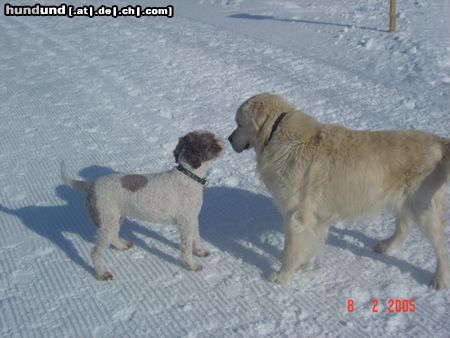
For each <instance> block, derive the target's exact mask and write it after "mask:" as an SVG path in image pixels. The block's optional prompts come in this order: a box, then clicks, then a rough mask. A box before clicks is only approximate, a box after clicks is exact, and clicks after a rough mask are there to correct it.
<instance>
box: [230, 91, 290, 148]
mask: <svg viewBox="0 0 450 338" xmlns="http://www.w3.org/2000/svg"><path fill="white" fill-rule="evenodd" d="M293 109H294V108H293V107H292V106H291V105H290V104H289V103H287V102H286V101H285V100H284V99H283V98H282V97H280V96H278V95H275V94H270V93H263V94H258V95H255V96H252V97H250V98H249V99H247V100H246V101H245V102H244V103H242V104H241V106H240V107H239V108H238V110H237V112H236V124H237V128H236V129H235V130H234V131H233V133H232V134H231V135H230V136H229V137H228V141H230V143H231V146H232V147H233V149H234V151H236V152H238V153H240V152H242V151H243V150H246V149H249V148H254V147H255V146H256V144H257V143H258V141H260V142H261V141H262V142H264V141H265V140H266V139H267V138H268V137H269V134H270V130H271V129H272V126H273V124H274V122H275V120H276V119H277V117H278V116H279V115H280V114H281V113H283V112H289V111H292V110H293Z"/></svg>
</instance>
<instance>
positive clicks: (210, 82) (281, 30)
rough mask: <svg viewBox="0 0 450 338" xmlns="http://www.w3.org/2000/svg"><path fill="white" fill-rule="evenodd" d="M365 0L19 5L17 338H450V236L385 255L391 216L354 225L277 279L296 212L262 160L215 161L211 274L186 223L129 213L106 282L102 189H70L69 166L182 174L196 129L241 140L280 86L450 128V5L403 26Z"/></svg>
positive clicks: (9, 237) (1, 171)
mask: <svg viewBox="0 0 450 338" xmlns="http://www.w3.org/2000/svg"><path fill="white" fill-rule="evenodd" d="M358 3H360V2H357V1H356V0H355V1H353V0H345V1H339V2H338V3H337V2H335V1H331V0H320V1H315V2H314V4H309V2H308V4H307V3H306V2H302V1H293V0H291V1H288V0H286V1H281V0H279V1H258V0H247V1H246V0H240V1H237V0H236V1H233V0H229V1H225V0H224V1H221V0H203V1H200V0H198V1H191V2H185V1H173V2H172V3H171V4H172V5H173V6H174V8H175V17H174V18H172V19H168V18H141V19H136V18H117V19H113V18H94V19H89V18H73V19H68V18H49V17H47V18H38V17H6V16H0V29H1V31H2V34H0V74H1V76H0V116H1V118H2V120H1V121H2V122H1V124H0V336H5V337H10V336H11V337H30V336H33V337H128V336H130V337H131V336H142V337H149V336H152V337H179V336H183V337H184V336H186V337H197V336H203V337H211V336H222V337H230V336H233V337H234V336H236V337H256V336H268V337H273V336H283V337H295V336H316V337H319V336H341V337H352V336H372V337H377V336H386V337H388V336H397V335H399V334H405V335H407V336H433V337H448V336H449V335H450V322H449V320H448V318H450V291H445V292H434V291H433V290H431V289H430V288H429V287H428V284H429V283H430V281H431V278H432V271H434V267H435V259H434V254H433V252H432V248H431V245H430V244H429V243H428V242H427V241H426V240H425V239H424V238H423V237H422V236H421V234H420V233H419V232H418V231H417V229H413V230H412V231H411V233H410V235H409V237H408V239H407V241H406V243H405V246H404V249H403V250H401V251H399V252H397V253H395V254H393V255H391V256H387V255H379V254H376V253H374V252H373V250H372V248H373V247H374V246H375V243H376V241H377V239H381V238H384V237H386V236H388V235H389V234H390V233H391V231H393V224H392V221H393V220H392V219H391V218H390V217H389V216H388V215H381V216H377V217H373V218H371V219H369V220H364V221H358V222H349V223H345V224H337V225H335V226H334V227H333V228H332V229H331V231H330V235H329V237H328V241H327V243H328V245H327V247H326V249H325V252H324V253H323V255H322V256H321V257H320V259H319V260H317V262H315V263H314V264H313V266H312V267H310V268H309V269H308V270H307V271H306V272H304V273H299V274H298V275H297V276H296V279H295V281H294V283H293V285H292V286H291V287H290V288H284V287H280V286H276V285H272V284H270V283H267V282H266V281H265V278H266V276H267V275H268V274H269V273H270V271H272V269H274V268H277V267H278V266H279V264H280V262H279V260H280V258H281V250H282V245H283V242H282V238H283V236H282V234H281V218H280V215H279V214H278V212H277V211H276V209H275V207H274V206H273V204H272V202H271V200H270V198H269V197H268V196H267V193H266V191H265V189H264V188H263V186H262V185H261V183H260V182H259V179H258V178H257V177H256V175H255V172H254V168H255V164H254V158H253V154H252V153H245V154H239V155H238V154H235V153H233V152H232V151H231V149H229V150H228V151H227V152H226V153H225V155H224V156H223V157H222V158H220V159H219V160H217V161H216V162H214V163H212V166H211V169H210V174H209V180H210V182H211V188H210V190H209V191H208V192H207V193H206V195H205V201H204V206H203V210H202V213H201V217H200V225H201V233H202V236H203V238H204V239H205V242H206V246H207V248H208V249H210V250H211V251H212V252H213V255H212V256H211V257H210V258H208V259H202V260H201V262H202V264H203V265H204V267H205V270H204V271H203V272H201V273H191V272H188V271H186V270H184V269H183V268H182V266H181V264H180V262H179V259H178V255H179V246H178V234H177V231H176V228H175V227H170V226H162V225H154V224H145V223H142V222H135V221H131V220H127V221H126V222H125V224H124V225H123V227H122V236H123V237H124V238H125V239H127V240H131V241H133V242H134V244H135V247H134V249H133V251H131V252H127V253H121V252H118V251H116V250H114V249H112V248H111V249H110V250H109V251H108V252H107V254H106V255H105V259H106V260H107V261H108V266H110V268H111V271H112V272H113V273H114V276H115V279H114V281H112V282H109V283H99V282H97V281H96V280H95V278H94V277H93V269H92V267H91V261H90V258H89V252H90V250H91V248H92V246H93V243H94V240H95V231H94V230H95V229H94V226H92V224H91V223H90V221H89V219H88V217H87V214H86V211H85V209H84V195H83V194H82V193H79V192H75V191H72V190H70V189H69V188H67V187H64V186H62V185H61V182H60V178H59V169H58V166H59V160H60V159H65V160H66V162H67V164H68V167H69V168H71V170H72V173H73V174H78V176H79V177H81V178H84V179H93V178H95V177H98V176H100V175H104V174H108V173H111V172H114V171H123V172H152V171H160V170H165V169H168V168H171V167H172V166H173V157H172V150H173V148H174V146H175V144H176V142H177V139H178V137H179V136H181V135H183V134H185V133H186V132H188V131H190V130H193V129H209V130H212V131H214V132H215V133H217V134H219V135H221V136H222V137H226V136H227V135H228V134H229V133H230V132H231V130H232V129H233V127H234V121H233V119H234V115H233V114H234V111H235V110H236V108H237V107H238V105H239V104H240V103H241V102H242V101H243V100H244V99H246V98H247V97H248V96H250V95H253V94H255V93H258V92H262V91H270V92H276V93H279V94H282V95H283V96H285V97H286V98H288V99H289V100H290V101H291V102H293V103H294V104H296V105H297V106H298V107H300V108H302V109H304V110H305V111H307V112H309V113H310V114H312V115H314V116H315V117H317V118H318V119H319V120H322V121H327V122H336V123H341V124H345V125H347V126H349V127H351V128H356V129H365V128H371V129H412V128H417V129H426V130H429V131H432V132H435V133H438V134H441V135H444V136H450V112H449V110H448V109H449V106H450V105H449V103H450V86H449V77H450V56H449V51H450V39H449V36H450V34H443V33H438V34H435V32H445V31H446V29H447V33H449V32H450V30H449V26H448V19H447V18H448V17H449V16H448V15H447V14H448V13H449V12H448V11H449V5H448V4H446V2H445V1H431V0H421V1H416V2H414V4H412V3H411V4H402V6H404V8H401V12H400V16H399V29H400V32H399V33H396V34H395V35H390V34H388V33H386V32H384V31H383V29H384V26H383V24H384V21H385V18H384V17H383V15H385V11H384V9H383V8H382V6H385V5H386V4H385V3H387V1H381V0H371V1H368V2H367V4H364V5H359V4H358ZM446 20H447V21H446ZM419 23H420V24H419ZM441 34H442V35H441ZM447 219H448V220H449V219H450V214H448V217H447ZM447 236H448V238H450V231H449V228H447ZM350 298H351V299H354V300H355V302H356V308H355V312H354V313H348V311H347V301H348V300H349V299H350ZM388 299H413V300H415V302H416V311H415V312H414V313H388V311H387V301H388ZM374 300H379V301H380V305H379V306H378V310H379V312H378V313H373V312H372V304H373V301H374Z"/></svg>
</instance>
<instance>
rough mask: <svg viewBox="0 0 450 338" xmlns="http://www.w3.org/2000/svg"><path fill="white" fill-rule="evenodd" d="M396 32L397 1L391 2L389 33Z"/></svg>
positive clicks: (392, 0)
mask: <svg viewBox="0 0 450 338" xmlns="http://www.w3.org/2000/svg"><path fill="white" fill-rule="evenodd" d="M396 30H397V0H391V10H390V18H389V32H395V31H396Z"/></svg>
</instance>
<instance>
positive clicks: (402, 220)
mask: <svg viewBox="0 0 450 338" xmlns="http://www.w3.org/2000/svg"><path fill="white" fill-rule="evenodd" d="M409 214H410V211H409V210H408V208H407V207H406V206H404V207H403V208H402V209H401V210H400V211H399V212H398V213H397V214H396V216H395V232H394V234H393V235H392V236H391V237H389V238H386V239H384V240H382V241H380V242H378V244H377V246H376V247H375V249H374V250H375V252H378V253H391V252H393V251H395V250H396V249H398V248H399V247H400V246H401V245H402V244H403V242H404V241H405V239H406V235H407V234H408V230H409V228H410V224H411V219H410V216H409Z"/></svg>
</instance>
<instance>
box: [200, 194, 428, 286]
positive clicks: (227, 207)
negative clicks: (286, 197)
mask: <svg viewBox="0 0 450 338" xmlns="http://www.w3.org/2000/svg"><path fill="white" fill-rule="evenodd" d="M267 232H273V233H274V234H275V236H277V235H280V236H281V232H282V217H281V215H280V214H279V212H278V210H277V209H276V207H275V205H274V204H273V202H272V200H271V199H270V198H268V197H266V196H264V195H262V194H255V193H252V192H249V191H246V190H241V189H236V188H226V187H214V188H210V189H209V190H208V191H207V192H206V193H205V198H204V201H203V208H202V212H201V214H200V233H201V234H202V237H203V238H204V239H205V240H206V241H208V242H210V243H211V244H213V245H214V246H216V247H217V248H218V249H220V250H221V251H225V252H228V253H230V254H231V255H233V256H235V257H237V258H239V259H241V260H242V261H243V262H245V263H247V264H250V265H254V266H256V267H257V268H258V269H259V270H260V271H261V273H262V275H264V276H267V275H268V273H269V272H270V271H272V269H273V267H272V266H271V262H270V259H269V258H268V257H267V254H269V255H271V256H272V257H274V258H276V259H278V260H281V257H282V247H281V246H273V245H271V244H270V243H268V242H267V240H266V238H267V236H264V234H267ZM346 236H350V237H354V238H355V239H357V240H358V241H360V242H362V243H363V246H362V247H361V246H358V245H355V244H353V243H351V242H349V241H347V240H345V239H344V238H345V237H346ZM377 242H378V239H374V238H370V237H368V236H366V235H364V234H363V233H362V232H360V231H358V230H353V229H338V228H336V227H331V229H330V232H329V235H328V238H327V245H330V246H334V247H338V248H343V249H345V250H348V251H350V252H351V253H352V254H354V255H356V256H359V257H369V258H371V259H373V260H375V261H379V262H382V263H383V264H385V265H387V266H395V267H397V268H398V269H399V270H400V271H402V272H404V273H409V274H410V275H411V277H412V278H413V279H415V280H416V281H417V282H418V283H419V284H427V283H429V282H430V280H431V278H432V274H431V273H430V272H429V271H427V270H424V269H422V268H420V267H417V266H415V265H413V264H411V263H408V262H406V261H404V260H402V259H400V258H396V257H394V256H389V255H385V254H378V253H376V252H374V251H373V248H374V247H375V245H376V243H377ZM261 252H263V253H264V254H261ZM343 264H345V263H343Z"/></svg>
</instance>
